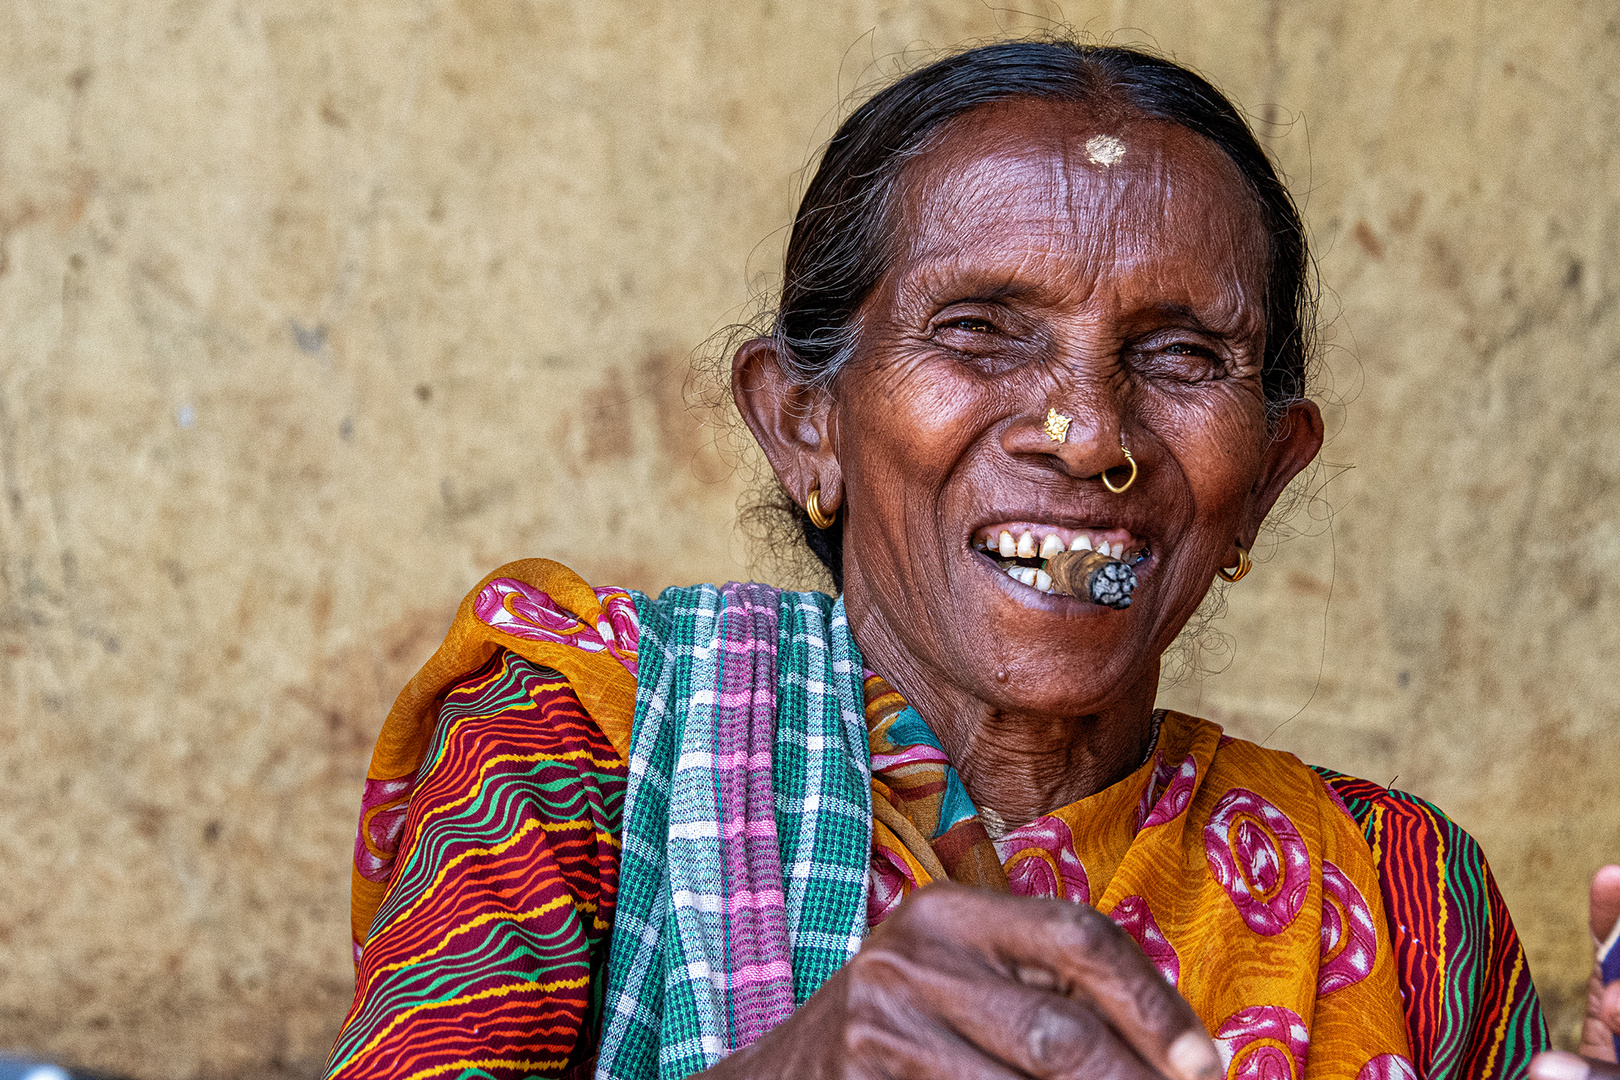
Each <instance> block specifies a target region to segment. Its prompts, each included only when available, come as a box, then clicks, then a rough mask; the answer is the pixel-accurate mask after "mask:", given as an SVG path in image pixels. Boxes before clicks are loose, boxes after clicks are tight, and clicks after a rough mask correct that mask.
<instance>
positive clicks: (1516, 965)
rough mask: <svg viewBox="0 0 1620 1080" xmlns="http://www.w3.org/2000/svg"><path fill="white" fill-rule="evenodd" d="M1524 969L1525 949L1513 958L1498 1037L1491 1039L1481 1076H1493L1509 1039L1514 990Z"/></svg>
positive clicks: (1497, 1024) (1498, 1025) (1498, 1026)
mask: <svg viewBox="0 0 1620 1080" xmlns="http://www.w3.org/2000/svg"><path fill="white" fill-rule="evenodd" d="M1523 970H1524V950H1523V949H1521V950H1519V955H1518V956H1517V957H1515V958H1514V960H1513V974H1512V975H1509V976H1508V988H1507V994H1506V995H1504V996H1503V998H1502V1019H1500V1020H1498V1021H1497V1022H1496V1037H1495V1038H1494V1039H1493V1040H1491V1052H1490V1053H1489V1054H1487V1055H1485V1071H1484V1072H1482V1073H1481V1074H1480V1075H1481V1076H1491V1075H1493V1074H1494V1073H1495V1071H1496V1070H1495V1065H1496V1052H1497V1051H1498V1050H1500V1049H1502V1043H1503V1042H1504V1041H1506V1039H1507V1026H1508V1021H1509V1020H1510V1019H1512V1017H1513V1001H1514V996H1513V991H1514V990H1515V989H1517V987H1518V985H1519V972H1521V971H1523Z"/></svg>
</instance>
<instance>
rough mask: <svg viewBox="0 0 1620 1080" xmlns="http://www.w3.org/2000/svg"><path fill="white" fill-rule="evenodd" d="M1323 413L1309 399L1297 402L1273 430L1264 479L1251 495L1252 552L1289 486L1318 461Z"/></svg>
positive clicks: (1246, 528) (1247, 537)
mask: <svg viewBox="0 0 1620 1080" xmlns="http://www.w3.org/2000/svg"><path fill="white" fill-rule="evenodd" d="M1322 434H1323V429H1322V410H1321V409H1319V408H1317V407H1316V402H1314V401H1310V400H1308V399H1305V400H1300V401H1296V402H1294V403H1293V404H1292V405H1290V406H1288V411H1287V412H1286V413H1284V414H1283V417H1282V419H1281V420H1280V421H1278V423H1277V426H1276V427H1275V428H1274V429H1273V430H1272V434H1271V442H1270V444H1269V445H1268V446H1267V447H1266V452H1265V457H1264V458H1263V459H1262V461H1261V465H1260V477H1259V479H1258V480H1256V481H1255V484H1254V487H1253V488H1252V489H1251V491H1250V495H1249V517H1248V520H1247V521H1246V522H1244V525H1243V537H1242V542H1243V547H1244V549H1245V550H1250V549H1252V548H1253V547H1254V540H1255V537H1256V536H1257V535H1259V533H1260V525H1261V523H1262V522H1264V521H1265V520H1266V515H1267V514H1269V513H1271V508H1272V507H1273V506H1275V505H1277V500H1278V499H1279V498H1281V497H1282V493H1283V489H1284V488H1286V487H1287V486H1288V482H1289V481H1290V480H1292V479H1293V478H1294V477H1296V476H1298V475H1299V474H1300V471H1301V470H1303V469H1304V468H1305V466H1307V465H1309V464H1310V463H1311V462H1312V461H1313V460H1315V458H1316V455H1317V453H1318V452H1319V451H1320V450H1321V449H1322Z"/></svg>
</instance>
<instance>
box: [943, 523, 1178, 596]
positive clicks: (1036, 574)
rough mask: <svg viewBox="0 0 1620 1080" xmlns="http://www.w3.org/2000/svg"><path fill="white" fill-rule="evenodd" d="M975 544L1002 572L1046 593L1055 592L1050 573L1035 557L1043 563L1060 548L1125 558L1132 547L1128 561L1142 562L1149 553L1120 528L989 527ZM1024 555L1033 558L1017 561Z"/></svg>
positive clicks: (978, 537) (975, 540) (974, 541)
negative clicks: (1132, 554)
mask: <svg viewBox="0 0 1620 1080" xmlns="http://www.w3.org/2000/svg"><path fill="white" fill-rule="evenodd" d="M1015 534H1016V535H1015ZM973 546H974V547H975V548H977V549H978V550H979V551H982V552H984V553H985V554H987V555H989V556H990V557H991V558H992V559H994V560H995V561H996V562H997V563H998V564H1000V565H1001V570H1002V572H1003V573H1005V574H1006V575H1007V576H1008V577H1010V578H1012V579H1013V580H1014V581H1017V582H1019V583H1020V584H1023V585H1028V586H1029V587H1030V588H1032V589H1036V590H1038V591H1040V592H1044V593H1053V592H1055V590H1054V589H1053V588H1052V578H1051V575H1049V574H1048V573H1047V572H1046V571H1045V570H1044V569H1042V568H1041V567H1040V566H1036V565H1032V564H1033V563H1034V562H1035V561H1036V560H1039V561H1040V562H1043V563H1044V562H1045V561H1046V560H1047V559H1050V558H1051V557H1052V556H1054V555H1056V554H1057V553H1058V552H1060V551H1100V552H1102V553H1103V554H1104V555H1110V556H1112V557H1113V558H1116V559H1124V558H1125V553H1126V552H1127V551H1131V552H1133V553H1134V558H1132V559H1128V560H1126V561H1128V562H1141V561H1142V560H1143V559H1144V558H1146V557H1147V547H1146V545H1142V544H1138V542H1137V541H1136V540H1135V538H1134V537H1132V536H1130V534H1129V533H1125V532H1124V531H1123V530H1121V529H1103V530H1095V529H1094V530H1083V531H1074V530H1067V529H1065V530H1042V529H986V530H985V531H984V532H982V533H980V534H979V535H978V536H977V537H975V538H974V540H973ZM1025 559H1027V560H1030V562H1028V563H1025V562H1020V561H1015V560H1025Z"/></svg>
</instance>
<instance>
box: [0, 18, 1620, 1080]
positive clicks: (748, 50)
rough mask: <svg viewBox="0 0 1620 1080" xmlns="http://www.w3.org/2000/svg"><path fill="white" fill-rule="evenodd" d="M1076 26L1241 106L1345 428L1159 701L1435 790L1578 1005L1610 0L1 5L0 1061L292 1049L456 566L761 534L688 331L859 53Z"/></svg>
mask: <svg viewBox="0 0 1620 1080" xmlns="http://www.w3.org/2000/svg"><path fill="white" fill-rule="evenodd" d="M1021 6H1024V7H1029V6H1030V5H1021ZM1060 16H1066V17H1067V18H1068V20H1070V21H1071V22H1072V23H1073V24H1074V25H1076V26H1078V27H1080V28H1083V29H1085V30H1088V31H1091V32H1093V33H1097V34H1102V33H1106V32H1108V31H1111V30H1115V29H1118V28H1131V29H1127V30H1126V32H1125V33H1123V34H1122V35H1121V37H1122V38H1123V39H1124V40H1127V41H1150V42H1156V43H1158V44H1159V45H1160V46H1162V47H1164V48H1166V49H1168V50H1172V51H1173V52H1174V53H1175V54H1176V55H1177V56H1179V57H1180V58H1182V59H1183V60H1186V61H1190V62H1192V63H1194V64H1195V65H1198V66H1200V67H1202V68H1203V69H1204V70H1205V71H1206V72H1208V73H1209V74H1211V75H1212V76H1213V77H1214V78H1215V79H1216V80H1217V81H1218V82H1220V83H1221V84H1222V85H1223V86H1225V87H1226V88H1227V89H1228V90H1229V91H1230V92H1231V93H1233V94H1234V95H1235V96H1236V97H1237V98H1238V99H1239V100H1240V101H1242V102H1243V103H1245V104H1246V105H1247V106H1248V107H1249V108H1250V109H1251V111H1252V112H1253V113H1254V114H1255V115H1256V116H1257V117H1259V118H1261V119H1270V120H1272V121H1275V122H1276V123H1275V124H1274V126H1272V127H1270V128H1268V129H1267V130H1268V133H1269V137H1270V138H1271V139H1272V144H1273V145H1274V147H1275V149H1276V152H1277V154H1278V155H1279V157H1280V159H1281V160H1282V161H1283V162H1284V164H1285V165H1286V167H1287V169H1288V170H1289V172H1290V173H1291V174H1292V176H1293V177H1294V180H1295V182H1296V186H1297V188H1298V190H1299V191H1300V193H1301V197H1302V199H1303V201H1304V203H1305V206H1306V209H1307V214H1308V217H1309V219H1310V222H1311V224H1312V227H1313V229H1314V231H1315V236H1316V240H1317V243H1318V250H1319V253H1320V257H1321V265H1322V276H1323V280H1324V282H1325V284H1326V285H1327V287H1328V290H1329V292H1328V296H1327V300H1326V303H1325V305H1324V312H1325V315H1326V316H1327V318H1328V320H1329V323H1330V331H1329V339H1330V344H1331V346H1332V351H1331V353H1330V356H1329V364H1330V367H1329V373H1328V375H1329V377H1328V379H1327V381H1326V382H1325V383H1324V391H1325V393H1326V394H1327V395H1328V397H1329V399H1330V400H1331V401H1332V402H1334V403H1335V405H1334V407H1332V408H1330V417H1331V420H1332V428H1333V432H1334V437H1333V440H1332V442H1331V444H1330V446H1329V448H1328V452H1327V456H1328V458H1329V459H1331V460H1332V461H1333V462H1337V463H1340V464H1341V465H1350V466H1353V468H1352V469H1350V470H1348V471H1343V470H1338V469H1335V470H1328V471H1324V472H1322V473H1320V474H1319V480H1320V481H1321V482H1322V483H1321V485H1320V486H1321V492H1320V498H1319V499H1318V500H1317V501H1315V502H1312V503H1309V504H1308V505H1307V506H1306V507H1305V508H1304V509H1303V510H1302V511H1301V512H1300V513H1298V514H1296V515H1295V516H1294V517H1293V518H1292V519H1291V520H1290V525H1291V526H1293V527H1294V529H1295V531H1303V532H1304V533H1305V534H1306V535H1304V536H1301V537H1299V538H1296V539H1294V540H1292V541H1290V542H1289V543H1288V544H1286V545H1284V546H1283V547H1281V548H1280V549H1279V550H1277V551H1276V552H1275V553H1274V555H1273V556H1272V557H1270V558H1269V560H1266V561H1263V562H1262V563H1261V565H1260V566H1259V567H1258V569H1257V570H1256V572H1255V574H1254V575H1253V576H1252V577H1251V578H1250V579H1249V580H1247V581H1245V582H1244V583H1243V584H1242V585H1241V586H1240V587H1237V588H1234V589H1233V590H1231V592H1230V594H1229V600H1230V613H1229V614H1228V615H1227V617H1226V618H1225V619H1224V621H1221V622H1219V623H1218V624H1216V625H1217V629H1218V630H1219V631H1221V632H1224V633H1225V634H1227V635H1230V637H1231V639H1233V640H1234V641H1235V643H1236V651H1235V659H1234V660H1233V661H1232V663H1231V664H1230V667H1229V669H1228V670H1227V671H1226V672H1225V673H1224V674H1222V675H1220V676H1219V677H1217V678H1210V679H1202V680H1200V679H1197V678H1192V679H1188V680H1185V681H1183V682H1182V683H1181V684H1179V685H1178V686H1176V687H1174V688H1172V689H1171V690H1170V691H1169V692H1168V693H1169V696H1170V698H1171V699H1172V700H1173V701H1175V702H1177V703H1180V704H1183V705H1186V706H1190V707H1196V708H1199V709H1202V710H1203V711H1205V712H1206V713H1209V714H1212V715H1214V716H1216V717H1218V718H1219V719H1221V720H1222V721H1224V722H1226V723H1228V724H1229V725H1230V727H1231V728H1233V729H1234V730H1236V731H1238V732H1241V733H1243V734H1246V735H1250V736H1254V737H1259V738H1268V739H1269V740H1270V742H1271V743H1272V744H1274V745H1280V746H1285V747H1288V748H1290V749H1294V750H1296V751H1298V752H1299V753H1301V754H1303V755H1305V756H1307V757H1308V758H1310V759H1312V760H1317V761H1322V762H1326V763H1331V764H1334V765H1337V766H1339V767H1341V768H1344V769H1347V770H1350V771H1358V772H1360V773H1363V774H1365V775H1367V776H1370V777H1371V778H1373V779H1376V780H1380V781H1389V780H1391V779H1393V778H1395V777H1396V776H1397V775H1398V776H1399V784H1400V785H1401V786H1403V787H1406V788H1409V789H1410V790H1413V791H1416V792H1418V793H1421V794H1424V795H1427V796H1430V797H1432V798H1434V799H1436V800H1438V801H1439V802H1441V803H1442V804H1443V805H1444V806H1446V807H1448V808H1449V809H1450V810H1452V811H1453V812H1454V814H1455V816H1456V817H1457V818H1458V819H1459V820H1460V821H1462V822H1463V823H1464V824H1465V825H1467V826H1468V827H1469V828H1471V829H1473V830H1474V832H1475V834H1476V835H1477V836H1478V837H1479V838H1480V839H1481V841H1482V842H1483V843H1484V844H1485V846H1486V849H1487V850H1488V851H1489V852H1490V853H1491V854H1492V856H1493V859H1494V862H1495V865H1496V868H1497V871H1498V873H1499V875H1500V878H1501V881H1502V885H1503V888H1504V890H1505V892H1506V894H1507V896H1508V900H1509V902H1510V904H1511V905H1512V907H1513V909H1514V911H1515V912H1516V913H1517V916H1518V919H1519V921H1520V926H1521V928H1522V930H1523V932H1524V935H1525V937H1526V939H1527V940H1528V942H1529V945H1530V949H1531V956H1532V960H1533V963H1534V967H1535V971H1536V974H1537V976H1538V980H1539V982H1540V984H1541V986H1542V990H1543V993H1544V994H1545V995H1546V997H1547V1000H1548V1001H1549V1003H1550V1005H1552V1007H1553V1009H1554V1015H1555V1018H1556V1023H1557V1026H1558V1027H1559V1029H1560V1031H1561V1032H1568V1031H1569V1030H1570V1027H1571V1024H1572V1013H1571V1008H1572V1006H1573V1005H1574V1003H1575V1000H1576V992H1577V989H1578V984H1579V981H1580V979H1581V977H1582V975H1583V974H1584V971H1583V966H1582V965H1583V963H1584V959H1583V956H1582V949H1583V942H1582V937H1581V933H1582V931H1581V928H1580V921H1581V912H1582V908H1581V903H1582V901H1581V897H1582V882H1583V879H1584V877H1585V875H1586V874H1587V873H1589V871H1590V870H1591V869H1592V868H1593V867H1594V866H1596V865H1597V864H1598V863H1599V862H1600V861H1601V860H1602V859H1603V858H1604V857H1605V856H1608V857H1616V856H1620V801H1617V800H1616V799H1615V798H1614V797H1613V795H1612V792H1613V791H1614V786H1613V780H1612V777H1613V775H1614V770H1615V755H1614V746H1615V739H1614V735H1613V733H1614V731H1615V725H1616V715H1617V712H1620V683H1617V681H1616V680H1615V679H1614V678H1612V677H1611V670H1612V667H1613V665H1612V658H1613V657H1614V656H1615V655H1616V651H1617V647H1620V624H1617V621H1616V617H1615V616H1616V614H1617V612H1620V525H1617V521H1616V495H1617V491H1620V453H1617V451H1620V430H1617V427H1616V424H1615V420H1616V419H1617V418H1620V401H1617V392H1616V390H1615V388H1614V384H1613V379H1614V374H1615V372H1616V370H1617V369H1620V310H1617V298H1620V254H1617V252H1620V243H1617V241H1620V155H1617V146H1620V115H1617V113H1620V83H1617V81H1616V76H1615V75H1614V72H1615V71H1617V70H1620V10H1617V9H1616V8H1615V6H1614V5H1613V4H1612V3H1608V2H1604V0H1588V2H1581V0H1541V2H1536V3H1532V2H1530V0H1498V2H1494V3H1483V2H1479V0H1470V2H1468V3H1461V2H1458V3H1438V2H1432V3H1427V4H1409V3H1396V2H1393V0H1352V2H1345V3H1332V2H1325V0H1324V2H1311V0H1286V2H1285V0H1269V2H1258V0H1206V2H1202V3H1196V4H1177V3H1168V2H1164V3H1152V2H1143V3H1133V2H1130V0H1116V2H1114V3H1111V4H1110V3H1106V2H1095V3H1085V2H1081V0H1071V2H1069V3H1068V4H1066V6H1065V7H1064V8H1063V9H1062V10H1061V11H1059V10H1058V9H1056V8H1046V9H1042V8H1038V7H1037V8H1036V9H1035V15H1033V16H1031V15H1017V14H1011V13H1007V12H1003V11H999V10H997V9H995V8H993V7H992V6H988V5H984V4H980V3H977V2H971V0H953V2H943V0H940V2H904V0H894V2H879V0H823V2H817V3H809V2H797V0H782V2H777V3H771V2H767V0H706V2H693V0H680V2H673V0H664V2H661V3H652V2H635V3H630V2H616V3H583V2H576V0H552V2H540V0H465V2H460V3H452V2H448V0H443V2H441V0H419V2H414V3H413V2H407V0H399V2H379V0H365V2H357V3H348V4H331V3H317V2H312V0H279V2H272V0H162V2H159V0H139V2H136V0H9V2H6V3H3V4H0V486H3V489H4V490H3V492H0V581H3V586H0V1047H5V1046H11V1047H28V1048H32V1049H34V1050H37V1051H42V1052H47V1053H51V1054H55V1055H59V1056H61V1057H63V1058H66V1059H69V1060H71V1061H74V1062H78V1063H81V1064H85V1065H91V1066H95V1067H99V1068H104V1069H109V1070H118V1071H121V1072H124V1073H127V1074H129V1075H132V1076H139V1077H193V1076H195V1077H271V1076H295V1075H299V1076H304V1075H309V1074H311V1073H312V1072H314V1071H315V1070H316V1069H317V1068H318V1064H319V1061H320V1060H321V1058H322V1057H323V1056H324V1053H325V1051H326V1049H327V1047H328V1045H329V1043H330V1040H331V1038H332V1036H333V1034H334V1031H335V1027H336V1024H337V1021H338V1019H339V1018H340V1016H341V1014H342V1011H343V1009H344V1006H345V1005H346V1003H347V998H348V995H349V993H350V989H351V978H350V972H349V963H348V959H347V956H346V945H345V940H346V926H345V917H346V915H345V913H346V907H345V894H346V888H347V876H346V872H345V866H346V863H347V857H348V848H349V844H350V836H351V833H350V829H351V827H352V824H353V812H354V809H355V805H356V798H357V795H358V790H359V784H360V779H361V777H362V775H363V770H364V764H365V759H366V756H367V751H368V746H369V743H370V740H371V738H372V737H373V735H374V733H375V730H376V727H377V725H378V723H379V721H380V717H381V714H382V711H383V710H384V708H385V706H386V703H387V702H388V700H389V699H390V698H391V697H392V694H393V692H394V690H395V689H396V688H397V687H398V685H399V684H400V683H401V682H402V681H403V680H404V679H405V678H406V677H407V676H408V675H409V673H410V672H411V671H412V669H413V667H414V665H415V664H416V663H418V662H419V661H420V660H421V659H422V658H423V657H425V656H426V654H427V653H428V652H429V651H430V650H431V648H432V646H433V645H434V644H435V642H436V638H437V635H438V634H439V633H440V632H441V631H442V629H443V627H444V626H445V624H446V622H447V620H448V618H449V615H450V612H451V611H452V609H453V606H454V604H455V602H456V601H457V599H458V598H459V597H460V595H461V593H462V592H463V591H464V590H465V589H466V588H467V587H469V586H470V585H471V584H472V583H473V582H474V581H475V580H476V579H477V578H478V577H479V576H480V575H481V574H483V573H484V572H486V571H487V570H488V569H490V568H492V567H493V566H495V565H496V564H498V563H500V562H502V561H505V560H507V559H510V558H514V557H518V556H524V555H530V554H546V555H551V556H554V557H558V558H562V559H564V560H566V561H568V562H570V563H572V564H573V565H575V566H576V567H577V568H579V569H580V570H582V571H583V572H585V573H586V574H587V575H588V576H592V577H594V578H597V579H599V580H603V581H615V582H619V583H623V584H628V585H636V586H641V587H643V588H656V587H659V586H661V585H664V584H668V583H672V582H678V581H688V580H693V579H699V578H721V579H723V578H726V577H730V576H737V575H745V574H746V573H747V570H746V567H747V562H746V559H747V552H746V551H745V545H744V544H743V542H742V540H741V539H740V538H739V537H738V536H736V535H735V533H734V532H733V529H732V518H733V508H734V504H735V501H736V498H737V496H738V494H739V492H740V491H741V490H742V487H743V480H744V477H742V476H740V475H739V474H738V473H737V472H736V470H735V469H734V468H733V466H732V464H731V463H730V462H729V460H728V459H727V458H726V457H725V456H724V455H722V454H720V453H718V452H717V451H716V449H715V447H714V445H713V443H714V439H715V431H716V429H715V428H713V427H712V426H711V427H706V426H705V425H704V419H705V417H704V416H703V414H702V413H701V411H689V410H688V409H687V408H686V407H685V405H684V404H683V382H684V379H685V371H686V359H687V355H688V354H689V353H690V351H691V350H693V349H694V347H696V346H697V345H699V344H700V343H701V342H702V341H704V340H705V339H706V338H707V337H709V336H710V335H711V334H712V333H713V332H715V331H716V330H717V329H718V328H720V327H722V326H724V325H725V324H726V323H728V322H730V321H732V320H734V319H735V318H737V317H738V316H739V315H740V314H741V313H742V312H743V311H744V309H745V308H746V305H747V303H748V301H749V299H750V297H751V296H752V295H754V294H755V293H756V292H757V291H758V290H760V289H763V288H767V287H768V286H769V284H770V280H771V270H772V263H773V259H774V258H775V257H776V255H777V253H778V252H779V249H780V243H781V231H780V230H781V229H782V227H783V226H784V225H785V224H786V223H787V222H788V220H789V218H790V214H791V208H792V204H793V196H794V193H795V190H796V184H797V182H798V177H799V174H798V170H799V169H800V167H801V166H802V165H803V163H804V162H805V161H806V160H807V158H808V157H809V154H810V152H811V151H812V150H813V148H814V147H815V146H816V145H817V144H818V142H819V140H820V139H821V138H823V137H825V136H826V134H828V133H829V132H830V129H831V125H832V124H833V123H834V122H835V120H836V118H837V117H838V115H839V114H840V112H841V108H842V103H843V101H844V99H845V97H846V95H848V94H849V93H850V92H852V91H853V90H854V89H856V88H857V87H858V86H860V85H862V84H864V83H867V82H869V81H870V80H872V79H873V78H876V77H878V76H880V75H882V74H884V73H886V72H892V71H893V70H895V69H896V67H898V66H900V63H901V61H898V60H896V59H895V54H896V52H897V51H900V50H905V49H908V48H911V49H914V50H917V51H916V52H914V54H913V55H916V56H921V55H926V54H927V51H928V50H929V49H931V48H935V47H944V46H949V45H952V44H955V43H958V42H962V41H965V40H967V39H970V38H976V37H982V36H986V35H993V34H996V33H998V32H1001V31H1007V30H1019V29H1023V28H1028V27H1031V26H1036V25H1040V24H1041V22H1042V19H1044V18H1047V17H1060ZM1329 481H1330V482H1329ZM1216 660H1218V657H1217V658H1216ZM1205 662H1206V664H1209V663H1211V662H1212V661H1211V659H1210V657H1209V655H1208V654H1206V657H1205ZM1605 777H1609V778H1610V779H1608V780H1605V779H1604V778H1605Z"/></svg>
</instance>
